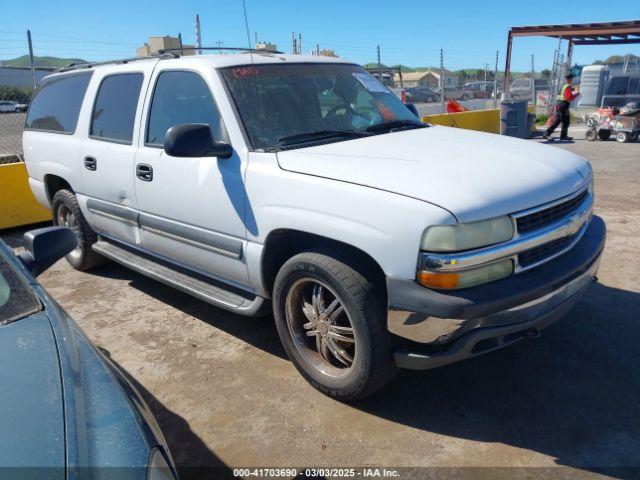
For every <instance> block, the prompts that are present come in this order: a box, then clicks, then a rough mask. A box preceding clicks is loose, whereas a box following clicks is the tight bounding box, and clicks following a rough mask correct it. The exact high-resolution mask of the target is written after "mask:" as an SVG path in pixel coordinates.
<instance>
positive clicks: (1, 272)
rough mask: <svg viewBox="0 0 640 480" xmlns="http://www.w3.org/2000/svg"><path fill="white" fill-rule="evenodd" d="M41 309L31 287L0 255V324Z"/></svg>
mask: <svg viewBox="0 0 640 480" xmlns="http://www.w3.org/2000/svg"><path fill="white" fill-rule="evenodd" d="M39 310H40V302H39V301H38V298H37V297H36V296H35V294H34V293H33V291H32V290H31V287H30V286H29V285H28V284H27V283H26V282H25V281H24V280H23V279H22V277H20V276H19V275H18V274H17V273H16V272H15V271H14V270H13V269H12V268H11V266H10V265H9V264H8V263H7V262H6V261H5V260H4V259H3V258H2V257H1V256H0V325H6V324H8V323H11V322H14V321H16V320H19V319H21V318H23V317H26V316H27V315H31V314H32V313H35V312H37V311H39Z"/></svg>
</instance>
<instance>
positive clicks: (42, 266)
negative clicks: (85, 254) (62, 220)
mask: <svg viewBox="0 0 640 480" xmlns="http://www.w3.org/2000/svg"><path fill="white" fill-rule="evenodd" d="M22 238H23V240H24V246H25V248H26V250H27V251H26V252H20V254H19V257H20V260H22V263H23V264H24V266H25V267H26V268H27V270H29V271H30V272H31V274H32V275H33V276H37V275H40V274H41V273H42V272H44V271H45V270H46V269H47V268H49V267H50V266H51V265H53V264H54V263H56V262H57V261H58V260H60V259H61V258H62V257H64V256H65V255H66V254H67V253H69V252H71V251H72V250H73V249H74V248H76V247H77V246H78V239H77V238H76V234H75V233H73V230H71V229H70V228H67V227H45V228H38V229H37V230H31V231H29V232H27V233H25V234H24V236H23V237H22Z"/></svg>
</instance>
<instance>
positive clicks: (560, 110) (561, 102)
mask: <svg viewBox="0 0 640 480" xmlns="http://www.w3.org/2000/svg"><path fill="white" fill-rule="evenodd" d="M564 79H565V80H566V83H565V84H564V85H562V88H561V89H560V93H559V94H558V96H557V97H556V118H555V120H554V122H553V123H552V124H551V125H550V126H549V128H547V131H546V132H544V135H542V138H544V139H545V140H551V135H552V134H553V132H554V130H555V129H556V128H558V125H560V124H561V123H562V129H561V130H560V140H573V138H571V137H569V136H568V135H567V134H568V132H569V123H570V122H571V114H570V112H569V106H570V105H571V102H572V101H573V100H574V99H575V98H576V97H577V96H578V95H579V94H578V93H575V92H574V91H573V87H572V86H571V83H572V82H573V76H572V75H567V76H566V77H564Z"/></svg>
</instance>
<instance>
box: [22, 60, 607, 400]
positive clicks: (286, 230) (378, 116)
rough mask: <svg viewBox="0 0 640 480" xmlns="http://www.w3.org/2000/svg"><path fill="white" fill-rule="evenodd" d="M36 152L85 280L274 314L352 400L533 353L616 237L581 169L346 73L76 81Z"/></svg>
mask: <svg viewBox="0 0 640 480" xmlns="http://www.w3.org/2000/svg"><path fill="white" fill-rule="evenodd" d="M24 154H25V160H26V163H27V169H28V172H29V176H30V179H29V182H30V185H31V188H32V190H33V192H34V194H35V196H36V197H37V199H38V200H39V201H40V203H42V204H43V205H45V206H47V207H50V208H51V209H52V210H53V218H54V223H55V224H57V225H68V226H70V227H72V228H73V229H74V230H75V231H76V233H77V235H78V240H79V245H78V248H77V249H76V250H74V251H73V252H72V253H70V254H69V255H68V257H67V258H68V260H69V262H70V263H71V264H72V265H73V266H74V267H75V268H78V269H80V270H88V269H90V268H92V267H94V266H96V265H98V264H99V263H100V262H101V261H102V260H103V259H104V257H106V258H109V259H112V260H115V261H116V262H119V263H121V264H123V265H126V266H128V267H130V268H132V269H134V270H136V271H138V272H141V273H142V274H144V275H148V276H150V277H151V278H155V279H157V280H159V281H161V282H165V283H167V284H169V285H172V286H174V287H176V288H178V289H180V290H183V291H185V292H188V293H190V294H192V295H193V296H195V297H197V298H199V299H202V300H204V301H206V302H209V303H211V304H212V305H215V306H217V307H221V308H225V309H228V310H231V311H233V312H236V313H238V314H240V315H261V314H263V313H267V312H268V311H269V310H270V309H272V310H273V315H274V317H275V322H276V326H277V329H278V333H279V336H280V339H281V340H282V343H283V345H284V348H285V350H286V352H287V354H288V356H289V358H290V359H291V361H292V362H293V364H294V365H295V366H296V367H297V368H298V370H299V371H300V372H301V374H302V375H303V376H304V377H305V378H306V379H307V380H308V381H309V382H310V383H311V384H312V385H313V386H315V387H316V388H317V389H319V390H320V391H322V392H324V393H326V394H328V395H331V396H333V397H335V398H338V399H342V400H350V399H355V398H359V397H362V396H364V395H367V394H369V393H371V392H373V391H374V390H376V389H378V388H379V387H381V386H382V385H384V384H385V383H386V382H388V381H389V380H390V379H391V378H393V376H394V375H395V374H396V372H397V371H398V368H411V369H427V368H433V367H437V366H440V365H444V364H447V363H451V362H453V361H457V360H461V359H464V358H468V357H471V356H475V355H478V354H480V353H484V352H487V351H490V350H493V349H496V348H499V347H502V346H504V345H507V344H510V343H512V342H515V341H516V340H519V339H522V338H525V337H530V336H535V335H537V333H538V332H539V331H540V330H541V329H542V328H544V327H545V326H547V325H548V324H550V323H551V322H553V321H554V320H556V319H558V318H559V317H561V316H562V315H564V314H565V313H566V312H567V310H568V309H569V308H570V307H571V306H572V305H573V304H574V303H575V302H576V300H577V299H578V298H579V296H580V294H581V293H582V292H583V291H584V290H585V289H586V288H587V286H588V285H589V284H590V283H591V282H592V281H593V279H594V276H595V273H596V269H597V267H598V262H599V258H600V253H601V251H602V248H603V245H604V239H605V226H604V223H603V221H602V220H601V219H600V218H598V217H595V216H592V206H593V189H592V172H591V167H590V165H589V164H588V163H587V162H586V161H585V160H584V159H582V158H581V157H579V156H577V155H575V154H572V153H570V152H567V151H564V150H560V149H556V148H552V147H548V146H544V145H540V144H537V143H533V142H527V141H523V140H517V139H513V138H507V137H500V136H497V135H492V134H486V133H479V132H471V131H466V130H460V129H455V128H446V127H438V126H427V125H424V124H422V123H420V122H419V121H418V120H417V119H416V117H415V116H414V115H413V114H412V112H411V111H410V110H409V109H407V108H406V107H405V106H404V105H403V104H402V103H401V102H400V100H399V99H398V98H397V97H396V96H395V95H394V94H393V93H391V92H390V91H389V90H388V89H387V88H386V87H384V86H383V85H381V84H380V83H379V82H378V81H377V80H376V79H374V78H373V77H372V76H371V75H370V74H369V73H367V72H366V71H365V70H364V69H363V68H361V67H360V66H358V65H355V64H352V63H349V62H347V61H345V60H342V59H337V58H329V57H321V56H304V55H281V54H272V53H269V54H265V53H262V54H259V53H253V54H249V53H242V54H234V55H211V56H194V57H183V58H167V56H163V57H160V58H155V59H146V60H139V61H134V62H131V61H130V62H126V63H115V64H110V65H101V66H91V65H86V66H77V67H73V68H71V69H68V70H67V71H63V72H61V73H57V74H54V75H51V76H50V77H47V78H46V79H45V80H44V81H43V83H42V85H41V86H40V88H39V91H38V93H37V95H36V97H35V98H34V100H33V102H32V107H31V109H30V111H29V113H28V116H27V121H26V130H25V133H24ZM238 321H241V320H240V319H239V320H238Z"/></svg>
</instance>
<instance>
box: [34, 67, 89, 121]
mask: <svg viewBox="0 0 640 480" xmlns="http://www.w3.org/2000/svg"><path fill="white" fill-rule="evenodd" d="M90 78H91V73H76V74H71V75H62V76H58V77H53V78H51V79H49V80H46V79H45V80H44V82H43V83H42V85H40V88H39V89H38V93H36V96H35V98H34V99H33V101H32V102H31V106H30V107H29V113H28V114H27V122H26V124H25V128H26V129H27V130H44V131H49V132H59V133H73V132H75V130H76V125H77V123H78V115H79V114H80V107H81V106H82V101H83V100H84V94H85V93H86V91H87V85H88V84H89V79H90Z"/></svg>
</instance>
